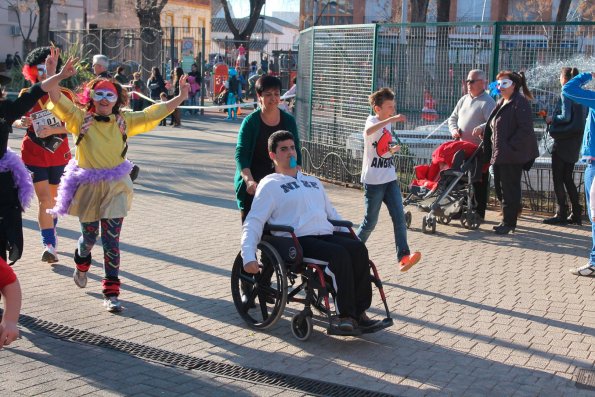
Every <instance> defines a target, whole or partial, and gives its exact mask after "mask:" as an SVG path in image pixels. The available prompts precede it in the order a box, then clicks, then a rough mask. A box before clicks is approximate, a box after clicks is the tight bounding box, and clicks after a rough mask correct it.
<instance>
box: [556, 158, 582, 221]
mask: <svg viewBox="0 0 595 397" xmlns="http://www.w3.org/2000/svg"><path fill="white" fill-rule="evenodd" d="M573 171H574V163H569V162H567V161H564V160H562V159H561V158H560V157H559V156H558V155H557V154H556V152H554V153H552V179H553V180H554V193H555V194H556V201H557V203H558V213H560V214H561V215H566V192H568V197H570V203H571V204H572V212H576V213H579V212H580V210H579V202H578V191H577V189H576V186H575V185H574V179H573V178H572V172H573ZM565 187H566V189H564V188H565Z"/></svg>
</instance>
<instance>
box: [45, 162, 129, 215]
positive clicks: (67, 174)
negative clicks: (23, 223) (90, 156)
mask: <svg viewBox="0 0 595 397" xmlns="http://www.w3.org/2000/svg"><path fill="white" fill-rule="evenodd" d="M132 167H133V164H132V163H131V162H130V161H128V160H124V162H123V163H122V164H120V165H118V166H116V167H114V168H107V169H93V168H80V167H79V166H78V164H77V163H76V160H74V159H72V160H70V162H69V163H68V165H67V166H66V168H64V175H62V180H61V181H60V187H59V188H58V197H57V198H56V205H55V206H54V208H52V209H49V210H47V212H48V214H51V215H54V216H62V215H66V214H68V208H69V207H70V204H71V203H72V199H73V198H74V195H75V193H76V190H77V189H78V187H79V186H80V185H83V184H89V183H91V184H94V183H99V182H102V181H105V182H113V181H117V180H120V179H122V178H124V177H125V176H127V175H128V174H130V171H132Z"/></svg>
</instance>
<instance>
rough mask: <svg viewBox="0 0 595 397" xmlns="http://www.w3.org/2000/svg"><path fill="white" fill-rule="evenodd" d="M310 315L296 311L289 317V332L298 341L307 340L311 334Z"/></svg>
mask: <svg viewBox="0 0 595 397" xmlns="http://www.w3.org/2000/svg"><path fill="white" fill-rule="evenodd" d="M312 328H313V326H312V317H310V316H308V315H307V314H304V313H298V314H296V315H294V316H293V317H292V318H291V333H292V334H293V336H295V338H296V339H297V340H299V341H302V342H304V341H307V340H308V338H310V335H312Z"/></svg>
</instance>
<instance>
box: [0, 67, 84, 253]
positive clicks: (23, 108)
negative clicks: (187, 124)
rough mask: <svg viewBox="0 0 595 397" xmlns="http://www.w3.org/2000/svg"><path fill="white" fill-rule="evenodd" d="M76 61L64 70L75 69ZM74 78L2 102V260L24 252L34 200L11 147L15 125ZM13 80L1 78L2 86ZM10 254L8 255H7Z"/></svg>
mask: <svg viewBox="0 0 595 397" xmlns="http://www.w3.org/2000/svg"><path fill="white" fill-rule="evenodd" d="M72 63H73V62H72V60H69V61H68V62H66V64H65V66H64V69H68V70H70V69H73V70H74V67H73V66H72ZM70 76H72V74H70V72H69V71H64V70H62V71H61V72H60V73H59V74H56V75H54V76H52V77H50V78H48V79H45V80H43V81H41V82H37V83H35V84H33V86H32V87H31V88H29V89H28V90H27V91H26V92H24V93H22V94H21V96H19V97H18V98H17V99H15V100H14V101H11V100H8V99H4V100H0V257H1V258H2V259H4V260H6V259H8V261H9V262H10V263H11V264H12V263H14V262H16V261H17V260H18V259H19V258H20V257H21V255H22V253H23V223H22V215H21V213H22V211H23V210H24V209H25V208H27V207H28V206H29V203H30V201H31V198H32V197H33V182H32V180H31V176H30V174H29V172H28V171H27V169H26V168H25V165H24V164H23V162H22V161H21V158H20V157H19V156H18V155H17V154H16V153H15V152H13V151H12V150H10V148H8V134H10V133H11V132H12V124H13V123H14V122H15V121H16V120H18V119H20V118H21V117H22V116H23V115H24V114H25V113H27V111H28V110H29V109H31V108H32V107H33V106H35V104H36V103H37V101H39V100H40V99H41V98H43V97H44V96H45V95H46V93H47V92H48V91H50V90H52V89H59V85H58V84H59V83H60V81H61V80H63V79H65V78H67V77H70ZM7 81H10V79H8V78H6V77H4V76H2V75H0V84H1V85H4V84H6V83H7ZM0 98H1V94H0ZM7 251H8V256H7Z"/></svg>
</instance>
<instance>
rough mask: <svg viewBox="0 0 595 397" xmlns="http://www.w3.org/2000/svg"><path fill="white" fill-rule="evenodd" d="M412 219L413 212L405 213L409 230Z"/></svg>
mask: <svg viewBox="0 0 595 397" xmlns="http://www.w3.org/2000/svg"><path fill="white" fill-rule="evenodd" d="M411 218H412V216H411V211H407V212H405V226H407V229H409V228H411Z"/></svg>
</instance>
